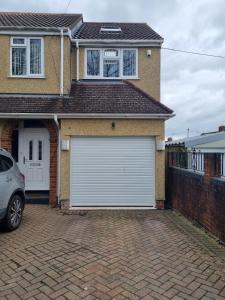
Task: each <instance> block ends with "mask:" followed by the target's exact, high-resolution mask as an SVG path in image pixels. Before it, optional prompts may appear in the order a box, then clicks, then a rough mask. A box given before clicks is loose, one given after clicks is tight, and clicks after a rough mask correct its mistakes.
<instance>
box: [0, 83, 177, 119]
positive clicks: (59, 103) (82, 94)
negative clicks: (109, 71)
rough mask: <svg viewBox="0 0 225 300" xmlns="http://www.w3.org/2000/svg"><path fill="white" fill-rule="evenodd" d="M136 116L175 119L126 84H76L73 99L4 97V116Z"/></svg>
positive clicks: (0, 103)
mask: <svg viewBox="0 0 225 300" xmlns="http://www.w3.org/2000/svg"><path fill="white" fill-rule="evenodd" d="M9 113H14V114H20V113H32V114H35V113H43V114H53V113H54V114H83V115H84V116H85V114H94V115H96V116H97V115H99V114H105V115H107V114H108V115H111V114H128V115H129V114H134V115H137V116H138V115H143V114H144V115H148V116H150V115H159V116H160V117H163V116H165V118H168V116H172V113H173V111H172V110H171V109H169V108H168V107H166V106H165V105H163V104H162V103H160V102H159V101H157V100H155V99H154V98H152V97H151V96H149V95H147V94H145V93H144V92H142V91H141V90H139V89H138V88H136V87H135V86H133V85H132V84H130V83H128V82H125V81H121V80H118V81H110V80H109V81H106V80H105V81H101V80H99V81H98V80H97V81H80V82H74V83H73V85H72V89H71V94H70V96H69V97H64V98H62V97H57V96H55V97H48V96H45V97H44V96H43V97H38V96H36V97H31V96H25V97H24V96H23V97H18V96H17V97H12V96H9V95H8V96H6V95H5V96H1V97H0V114H9Z"/></svg>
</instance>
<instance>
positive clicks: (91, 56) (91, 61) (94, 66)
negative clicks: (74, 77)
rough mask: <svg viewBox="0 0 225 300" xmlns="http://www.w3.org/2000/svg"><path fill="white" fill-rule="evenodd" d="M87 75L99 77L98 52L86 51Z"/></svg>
mask: <svg viewBox="0 0 225 300" xmlns="http://www.w3.org/2000/svg"><path fill="white" fill-rule="evenodd" d="M87 75H91V76H97V75H100V51H99V50H87Z"/></svg>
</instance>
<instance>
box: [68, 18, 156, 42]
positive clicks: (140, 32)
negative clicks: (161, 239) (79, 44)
mask: <svg viewBox="0 0 225 300" xmlns="http://www.w3.org/2000/svg"><path fill="white" fill-rule="evenodd" d="M102 27H111V28H117V27H119V28H121V31H119V32H110V33H109V32H102V31H101V28H102ZM73 38H75V39H97V40H104V39H112V40H162V37H161V36H160V35H159V34H158V33H156V32H155V31H154V30H153V29H152V28H151V27H150V26H148V25H147V24H146V23H113V22H112V23H110V22H106V23H101V22H84V23H83V24H82V26H81V27H80V29H79V30H78V31H77V32H76V33H75V34H74V35H73Z"/></svg>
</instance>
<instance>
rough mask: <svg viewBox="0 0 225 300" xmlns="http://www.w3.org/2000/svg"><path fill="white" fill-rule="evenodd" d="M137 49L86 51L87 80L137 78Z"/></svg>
mask: <svg viewBox="0 0 225 300" xmlns="http://www.w3.org/2000/svg"><path fill="white" fill-rule="evenodd" d="M137 53H138V51H137V49H114V48H112V49H86V60H85V64H86V77H87V78H93V79H94V78H96V79H97V78H110V79H112V78H114V79H117V78H128V79H129V78H137V76H138V74H137Z"/></svg>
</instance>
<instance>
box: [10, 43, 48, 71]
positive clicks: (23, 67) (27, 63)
mask: <svg viewBox="0 0 225 300" xmlns="http://www.w3.org/2000/svg"><path fill="white" fill-rule="evenodd" d="M10 48H11V49H10V75H11V76H12V77H43V76H44V40H43V38H42V37H11V47H10Z"/></svg>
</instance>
